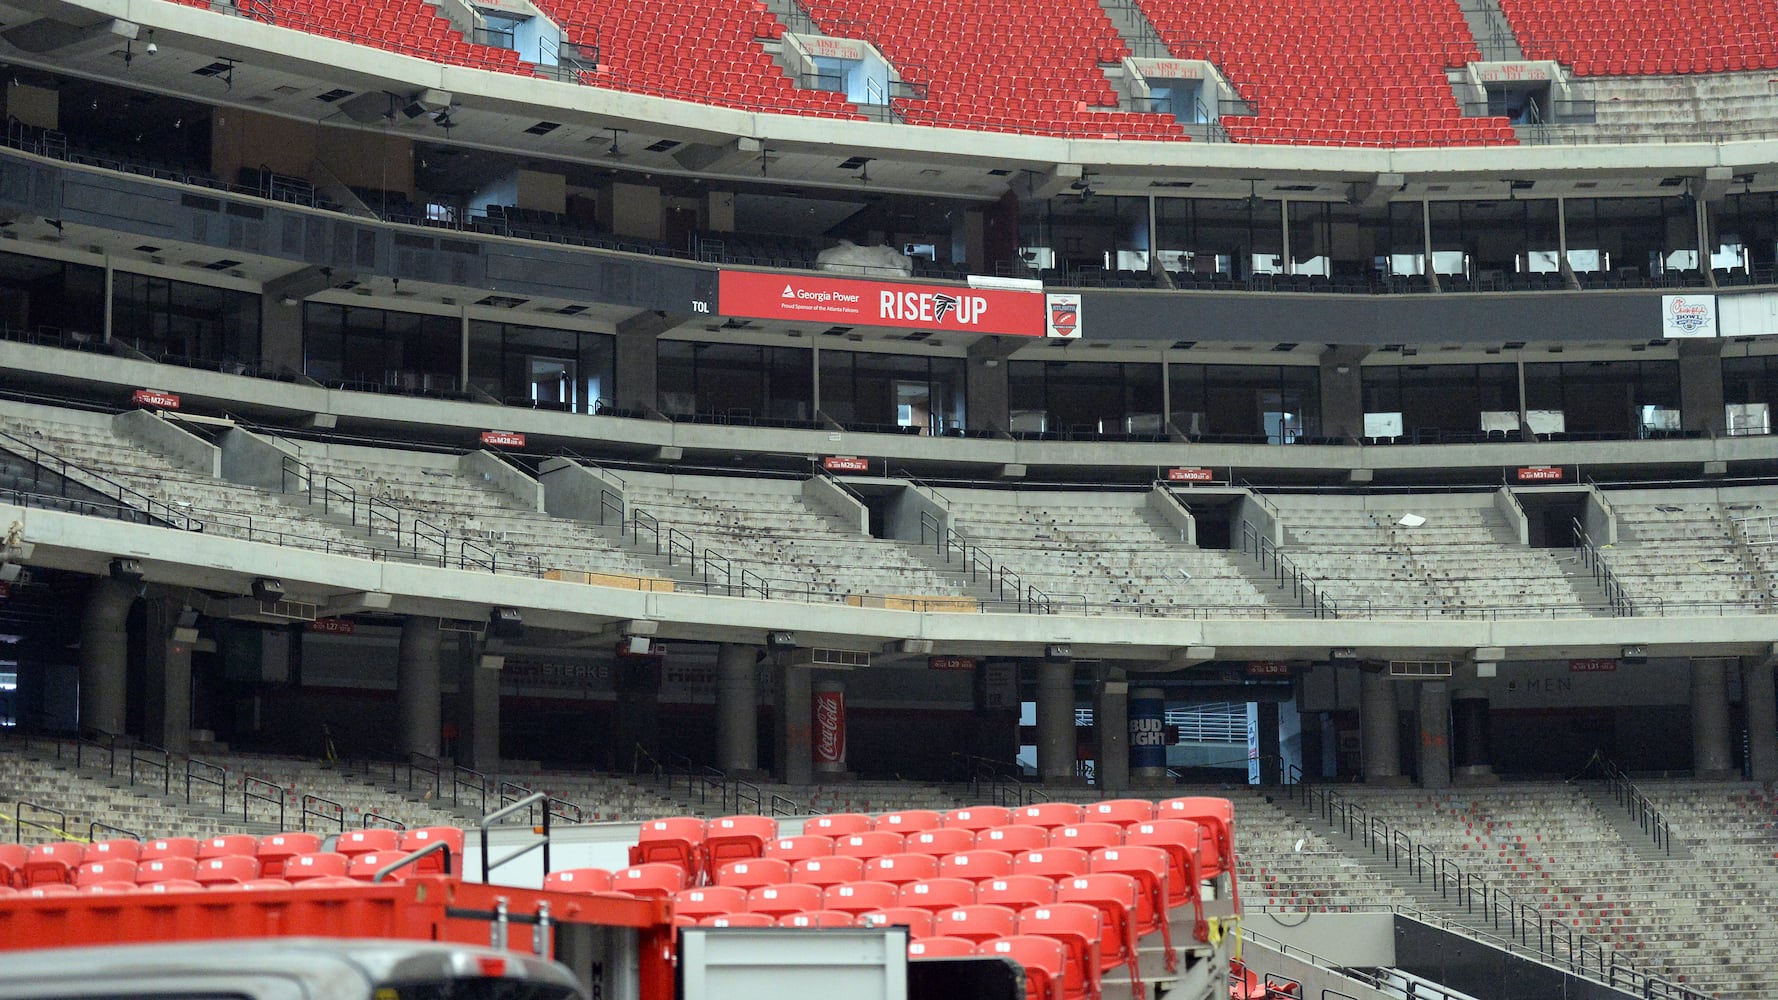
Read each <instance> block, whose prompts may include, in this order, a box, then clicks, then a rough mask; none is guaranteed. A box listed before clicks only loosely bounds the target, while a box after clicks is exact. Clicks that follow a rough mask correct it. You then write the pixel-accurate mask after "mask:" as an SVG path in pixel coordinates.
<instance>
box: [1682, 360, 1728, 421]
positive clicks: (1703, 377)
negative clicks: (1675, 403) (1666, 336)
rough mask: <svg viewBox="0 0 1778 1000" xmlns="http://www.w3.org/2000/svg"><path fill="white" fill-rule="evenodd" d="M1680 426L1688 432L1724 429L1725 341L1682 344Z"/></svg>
mask: <svg viewBox="0 0 1778 1000" xmlns="http://www.w3.org/2000/svg"><path fill="white" fill-rule="evenodd" d="M1679 423H1680V426H1682V427H1684V428H1685V429H1686V430H1688V431H1709V432H1710V433H1712V434H1721V433H1722V432H1723V431H1724V430H1725V427H1724V414H1723V394H1722V341H1720V340H1714V339H1710V340H1706V339H1702V338H1700V339H1697V340H1682V341H1680V342H1679Z"/></svg>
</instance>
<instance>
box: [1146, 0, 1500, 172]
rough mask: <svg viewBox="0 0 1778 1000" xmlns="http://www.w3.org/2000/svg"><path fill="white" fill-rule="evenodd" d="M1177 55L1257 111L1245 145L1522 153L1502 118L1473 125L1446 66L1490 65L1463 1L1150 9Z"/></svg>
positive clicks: (1167, 2)
mask: <svg viewBox="0 0 1778 1000" xmlns="http://www.w3.org/2000/svg"><path fill="white" fill-rule="evenodd" d="M1140 6H1141V7H1142V9H1143V11H1144V12H1146V13H1147V14H1148V17H1149V20H1151V21H1153V22H1154V25H1155V27H1156V28H1157V29H1159V30H1160V32H1161V37H1162V38H1163V39H1165V40H1166V41H1167V43H1168V46H1169V48H1171V49H1172V51H1173V54H1174V55H1176V56H1179V57H1181V58H1188V59H1208V60H1210V61H1211V62H1213V63H1215V64H1216V65H1217V67H1218V68H1219V69H1221V71H1222V73H1223V74H1224V75H1225V76H1226V77H1228V79H1229V82H1230V83H1232V84H1233V85H1234V86H1235V89H1236V91H1237V92H1239V93H1240V94H1241V96H1242V97H1243V98H1245V99H1246V101H1247V103H1248V105H1249V106H1251V107H1252V109H1253V110H1254V112H1255V116H1254V117H1251V118H1249V117H1245V116H1243V117H1233V116H1225V117H1224V118H1223V119H1222V124H1223V126H1224V127H1225V128H1227V129H1228V132H1229V135H1230V136H1231V137H1233V138H1234V139H1235V140H1236V141H1237V142H1265V143H1299V144H1308V145H1322V146H1477V145H1512V144H1513V143H1514V142H1516V140H1515V139H1514V135H1513V129H1512V125H1511V123H1510V122H1508V121H1507V120H1506V119H1504V118H1465V117H1463V115H1462V112H1461V110H1460V109H1459V108H1458V106H1457V100H1456V97H1455V96H1454V95H1453V94H1452V92H1451V88H1450V84H1449V83H1448V82H1447V81H1446V77H1445V69H1446V68H1447V67H1456V66H1462V65H1464V64H1466V63H1468V62H1470V61H1471V60H1474V59H1478V58H1480V54H1479V52H1478V51H1477V49H1476V45H1475V42H1474V40H1473V39H1472V38H1471V36H1470V34H1469V29H1468V28H1467V26H1466V25H1465V24H1464V21H1463V15H1462V12H1461V11H1460V10H1459V9H1458V6H1457V4H1456V3H1455V2H1454V0H1404V2H1402V3H1390V4H1376V3H1369V2H1366V0H1334V2H1331V3H1321V4H1312V5H1307V6H1305V5H1303V4H1300V3H1292V2H1289V0H1257V2H1249V0H1140Z"/></svg>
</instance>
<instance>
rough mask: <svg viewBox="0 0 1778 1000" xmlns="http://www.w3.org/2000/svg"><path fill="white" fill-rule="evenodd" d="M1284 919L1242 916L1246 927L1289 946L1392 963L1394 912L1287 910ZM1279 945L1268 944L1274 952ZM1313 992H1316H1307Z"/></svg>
mask: <svg viewBox="0 0 1778 1000" xmlns="http://www.w3.org/2000/svg"><path fill="white" fill-rule="evenodd" d="M1285 917H1286V919H1283V920H1280V919H1279V918H1278V917H1277V916H1274V915H1273V914H1271V913H1265V912H1252V913H1248V914H1246V915H1245V916H1243V917H1242V918H1241V923H1242V925H1243V926H1245V927H1246V928H1247V929H1249V930H1251V931H1253V932H1254V933H1256V934H1259V935H1262V941H1263V939H1264V938H1271V939H1272V940H1273V941H1275V942H1280V943H1282V944H1284V945H1286V946H1287V947H1288V948H1290V949H1293V950H1296V951H1304V952H1308V953H1309V954H1311V955H1322V956H1327V957H1329V958H1334V959H1338V961H1339V963H1340V964H1341V965H1347V966H1388V965H1394V964H1395V914H1393V913H1390V912H1387V911H1384V912H1378V913H1308V914H1297V913H1292V914H1286V915H1285ZM1278 950H1279V949H1277V948H1271V949H1270V951H1271V953H1273V954H1276V953H1277V952H1278ZM1304 995H1305V996H1316V995H1318V993H1306V994H1304Z"/></svg>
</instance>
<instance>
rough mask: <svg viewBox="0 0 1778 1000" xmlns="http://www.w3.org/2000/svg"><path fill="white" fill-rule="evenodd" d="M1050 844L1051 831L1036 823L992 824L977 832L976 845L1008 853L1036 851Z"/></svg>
mask: <svg viewBox="0 0 1778 1000" xmlns="http://www.w3.org/2000/svg"><path fill="white" fill-rule="evenodd" d="M1049 845H1050V832H1049V830H1048V829H1047V828H1046V827H1041V826H1036V825H1024V826H1020V825H1018V824H1014V825H1012V826H990V827H988V828H987V829H985V830H977V831H976V832H975V846H976V847H978V848H984V849H987V850H994V851H1005V852H1006V853H1008V854H1019V853H1021V852H1024V851H1035V850H1038V849H1040V848H1044V847H1048V846H1049Z"/></svg>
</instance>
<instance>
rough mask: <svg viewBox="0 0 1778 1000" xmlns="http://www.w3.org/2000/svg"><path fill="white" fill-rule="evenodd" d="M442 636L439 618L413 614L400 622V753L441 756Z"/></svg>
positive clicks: (397, 685)
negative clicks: (440, 659)
mask: <svg viewBox="0 0 1778 1000" xmlns="http://www.w3.org/2000/svg"><path fill="white" fill-rule="evenodd" d="M441 648H442V637H441V635H440V633H439V629H438V619H437V618H425V617H422V616H420V615H411V616H409V617H408V618H406V619H405V620H403V621H402V623H401V646H400V649H399V650H398V652H397V653H396V665H395V704H396V715H397V716H398V718H399V722H398V727H399V742H398V743H397V744H396V746H395V750H396V752H397V753H403V754H410V753H418V754H425V755H426V756H428V757H436V756H438V736H439V720H440V715H441V706H440V704H439V698H440V693H439V661H438V656H439V651H440V649H441Z"/></svg>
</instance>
